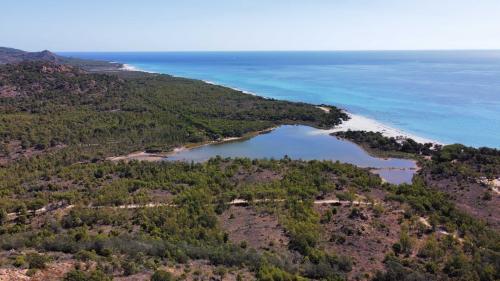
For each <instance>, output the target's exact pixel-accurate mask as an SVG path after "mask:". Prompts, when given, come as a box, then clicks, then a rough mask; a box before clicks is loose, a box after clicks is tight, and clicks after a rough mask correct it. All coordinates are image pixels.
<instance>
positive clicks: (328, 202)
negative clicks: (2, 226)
mask: <svg viewBox="0 0 500 281" xmlns="http://www.w3.org/2000/svg"><path fill="white" fill-rule="evenodd" d="M284 201H285V199H256V200H252V201H248V200H245V199H234V200H232V201H230V202H228V203H226V204H227V205H230V206H237V205H249V204H252V203H269V202H284ZM313 203H314V204H318V205H323V204H326V205H358V206H359V205H372V204H373V203H370V202H364V201H356V200H354V201H348V200H338V199H324V200H316V201H314V202H313ZM175 206H176V204H172V203H147V204H127V205H119V206H86V207H87V208H90V209H115V210H118V209H140V208H156V207H175ZM74 207H75V205H64V204H63V203H62V202H59V203H57V204H53V205H47V206H44V207H42V208H40V209H37V210H35V211H34V212H33V211H31V214H34V215H35V216H39V215H42V214H44V213H47V212H51V211H56V210H61V211H66V210H70V209H72V208H74ZM29 213H30V211H28V214H29ZM19 215H20V214H19V213H8V214H7V220H9V221H12V220H15V219H16V218H17V217H18V216H19Z"/></svg>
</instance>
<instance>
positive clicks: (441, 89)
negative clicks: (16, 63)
mask: <svg viewBox="0 0 500 281" xmlns="http://www.w3.org/2000/svg"><path fill="white" fill-rule="evenodd" d="M59 54H61V55H65V56H72V57H78V58H85V59H98V60H106V61H115V62H120V63H124V64H127V65H128V66H131V67H134V68H136V69H139V70H144V71H150V72H158V73H164V74H170V75H174V76H182V77H187V78H195V79H200V80H205V81H208V82H212V83H217V84H221V85H225V86H229V87H232V88H237V89H240V90H242V91H246V92H249V93H253V94H256V95H259V96H264V97H268V98H274V99H280V100H289V101H300V102H307V103H312V104H327V105H334V106H337V107H340V108H343V109H345V110H347V111H348V112H350V113H353V114H357V115H361V116H364V117H367V118H370V119H374V120H376V121H378V122H381V123H383V124H386V125H388V126H390V127H393V128H396V129H399V130H401V131H404V132H407V133H408V134H411V135H415V136H420V137H424V138H427V139H431V140H435V141H437V142H441V143H444V144H451V143H462V144H466V145H469V146H474V147H481V146H488V147H495V148H500V51H495V50H491V51H487V50H484V51H472V50H471V51H318V52H309V51H308V52H282V51H272V52H63V53H59Z"/></svg>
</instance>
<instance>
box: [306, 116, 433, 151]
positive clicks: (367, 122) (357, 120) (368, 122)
mask: <svg viewBox="0 0 500 281" xmlns="http://www.w3.org/2000/svg"><path fill="white" fill-rule="evenodd" d="M345 113H346V114H347V115H349V118H350V119H349V120H347V121H342V124H340V125H338V126H336V127H334V128H332V129H329V130H322V131H318V132H317V133H318V134H331V133H336V132H344V131H349V130H351V131H373V132H379V133H381V134H382V135H383V136H384V137H389V138H391V137H392V138H395V139H398V140H403V139H408V138H410V139H413V140H414V141H416V142H418V143H433V144H442V143H440V142H438V141H435V140H432V139H428V138H424V137H420V136H417V135H413V134H410V133H407V132H405V131H403V130H400V129H397V128H394V127H391V126H389V125H386V124H384V123H381V122H379V121H377V120H374V119H370V118H367V117H364V116H362V115H357V114H353V113H350V112H347V111H345ZM315 133H316V132H315Z"/></svg>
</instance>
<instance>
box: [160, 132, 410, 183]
mask: <svg viewBox="0 0 500 281" xmlns="http://www.w3.org/2000/svg"><path fill="white" fill-rule="evenodd" d="M285 155H286V156H288V157H290V158H291V159H301V160H332V161H340V162H343V163H350V164H353V165H356V166H359V167H364V168H372V170H374V172H375V173H377V174H379V175H380V176H381V177H382V178H383V179H384V180H386V181H388V182H390V183H394V184H400V183H409V182H411V179H412V177H413V174H414V173H415V171H416V163H415V161H413V160H408V159H396V158H388V159H382V158H377V157H374V156H371V155H370V154H368V153H367V152H366V151H365V150H363V149H362V148H361V147H359V146H358V145H356V144H354V143H352V142H349V141H347V140H343V139H339V138H337V137H334V136H330V135H329V134H328V131H325V130H319V129H315V128H312V127H308V126H301V125H285V126H281V127H278V128H276V129H274V130H272V131H270V132H268V133H263V134H259V135H257V136H255V137H252V138H247V139H241V140H236V141H230V142H223V143H215V144H207V145H203V146H200V147H196V148H192V149H185V150H181V151H178V152H175V153H174V154H172V155H170V156H168V157H167V158H166V160H167V161H187V162H191V161H193V162H203V161H206V160H208V159H210V158H212V157H215V156H221V157H232V158H234V157H247V158H274V159H281V158H283V157H284V156H285Z"/></svg>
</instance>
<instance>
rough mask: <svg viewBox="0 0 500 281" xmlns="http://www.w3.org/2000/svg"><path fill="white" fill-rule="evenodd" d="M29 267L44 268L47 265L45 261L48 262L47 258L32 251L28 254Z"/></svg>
mask: <svg viewBox="0 0 500 281" xmlns="http://www.w3.org/2000/svg"><path fill="white" fill-rule="evenodd" d="M27 260H28V267H29V268H30V269H43V268H45V267H46V265H45V263H46V262H47V258H46V257H45V256H43V255H40V254H38V253H32V254H29V255H28V256H27Z"/></svg>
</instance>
